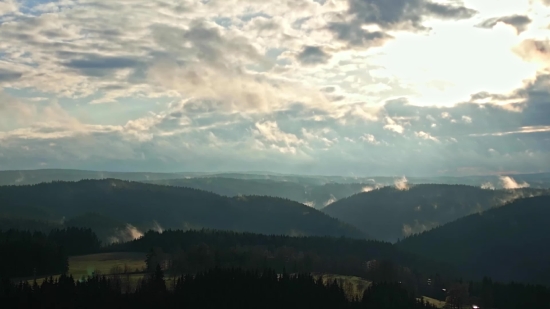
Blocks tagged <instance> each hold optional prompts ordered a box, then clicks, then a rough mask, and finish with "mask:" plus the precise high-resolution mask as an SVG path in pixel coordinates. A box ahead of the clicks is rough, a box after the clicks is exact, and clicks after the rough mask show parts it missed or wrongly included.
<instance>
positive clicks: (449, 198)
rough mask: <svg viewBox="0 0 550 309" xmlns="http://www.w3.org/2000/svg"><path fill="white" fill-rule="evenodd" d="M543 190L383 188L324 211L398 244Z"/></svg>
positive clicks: (377, 237) (332, 205)
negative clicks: (416, 235)
mask: <svg viewBox="0 0 550 309" xmlns="http://www.w3.org/2000/svg"><path fill="white" fill-rule="evenodd" d="M543 194H544V195H547V194H550V191H549V190H544V189H528V188H525V189H516V190H484V189H481V188H478V187H472V186H466V185H439V184H421V185H412V186H410V187H409V188H406V189H405V190H398V189H396V188H395V187H384V188H381V189H377V190H373V191H370V192H365V193H360V194H356V195H354V196H351V197H349V198H346V199H342V200H340V201H337V202H336V203H333V204H331V205H329V206H328V207H326V208H324V209H323V211H324V212H325V213H327V214H329V215H331V216H333V217H335V218H338V219H340V220H342V221H344V222H347V223H349V224H352V225H354V226H356V227H358V228H360V229H361V230H363V231H364V232H365V233H367V234H369V235H370V236H372V237H373V238H375V239H380V240H385V241H392V242H393V241H396V240H397V239H399V238H403V237H405V236H408V235H410V234H414V233H420V232H423V231H425V230H429V229H431V228H434V227H436V226H438V225H443V224H445V223H448V222H451V221H454V220H456V219H458V218H461V217H464V216H467V215H470V214H473V213H477V212H480V211H483V210H487V209H490V208H492V207H495V206H500V205H503V204H505V203H506V202H509V201H512V200H514V199H517V198H521V197H529V196H537V195H543Z"/></svg>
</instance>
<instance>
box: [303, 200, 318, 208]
mask: <svg viewBox="0 0 550 309" xmlns="http://www.w3.org/2000/svg"><path fill="white" fill-rule="evenodd" d="M302 204H304V205H306V206H309V207H312V208H315V202H314V201H305V202H303V203H302Z"/></svg>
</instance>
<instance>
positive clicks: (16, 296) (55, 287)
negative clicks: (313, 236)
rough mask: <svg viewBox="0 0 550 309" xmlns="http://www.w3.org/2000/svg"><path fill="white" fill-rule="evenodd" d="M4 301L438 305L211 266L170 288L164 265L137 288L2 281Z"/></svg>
mask: <svg viewBox="0 0 550 309" xmlns="http://www.w3.org/2000/svg"><path fill="white" fill-rule="evenodd" d="M0 304H10V308H105V309H108V308H133V309H139V308H216V309H219V308H268V309H269V308H273V309H275V308H277V309H280V308H330V309H335V308H377V309H394V308H395V309H398V308H399V309H407V308H411V309H413V308H419V309H420V308H432V307H431V306H429V305H425V304H423V303H422V302H418V301H416V300H415V298H414V297H413V296H411V295H409V294H408V293H407V292H406V291H405V290H404V289H403V288H402V287H400V286H399V285H398V284H376V285H373V286H372V287H371V288H370V289H369V290H367V292H366V293H365V296H364V297H363V300H362V301H349V300H348V299H347V298H346V296H345V294H344V292H343V290H342V289H341V288H340V287H339V286H338V285H337V284H335V283H334V284H328V285H324V284H323V283H322V281H321V280H314V279H313V277H311V276H310V275H307V274H303V275H292V276H291V275H287V274H278V273H277V272H275V271H271V270H265V271H262V272H259V271H245V270H240V269H219V268H215V269H211V270H208V271H206V272H201V273H198V274H196V275H186V276H182V277H180V278H179V279H177V281H176V283H175V286H174V287H173V289H167V287H166V284H165V282H164V280H163V273H162V270H161V269H160V267H157V268H156V271H155V272H154V273H153V274H151V275H149V276H148V277H147V278H145V279H144V280H143V281H142V282H141V283H140V285H139V286H138V288H137V290H136V291H135V292H134V293H127V294H126V293H125V294H123V293H122V292H121V290H120V283H119V282H117V280H113V279H108V278H105V277H99V276H95V277H92V278H90V279H88V280H86V281H84V282H78V281H76V282H75V280H74V279H73V278H72V277H67V276H65V275H63V276H61V277H60V278H59V279H58V280H53V279H49V280H46V281H45V282H44V283H42V285H38V284H36V283H35V284H28V283H22V284H13V283H11V282H9V281H3V282H1V283H0Z"/></svg>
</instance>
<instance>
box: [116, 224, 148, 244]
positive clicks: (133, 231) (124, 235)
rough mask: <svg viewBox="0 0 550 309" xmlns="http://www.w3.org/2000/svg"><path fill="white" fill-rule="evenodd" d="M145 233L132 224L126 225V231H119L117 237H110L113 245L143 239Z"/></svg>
mask: <svg viewBox="0 0 550 309" xmlns="http://www.w3.org/2000/svg"><path fill="white" fill-rule="evenodd" d="M142 236H143V233H142V232H141V231H140V230H138V229H137V228H136V227H135V226H133V225H131V224H126V227H125V228H124V229H117V230H116V232H115V235H113V236H111V237H109V242H110V243H112V244H115V243H121V242H127V241H132V240H135V239H138V238H141V237H142Z"/></svg>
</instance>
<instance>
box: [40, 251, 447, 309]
mask: <svg viewBox="0 0 550 309" xmlns="http://www.w3.org/2000/svg"><path fill="white" fill-rule="evenodd" d="M125 266H126V268H127V269H128V270H129V271H130V272H131V273H130V274H128V275H121V277H125V279H127V280H128V282H129V289H130V290H133V289H135V288H136V286H137V283H138V282H139V280H140V279H141V278H143V276H144V274H143V273H142V272H143V270H144V269H145V254H144V253H142V252H114V253H99V254H89V255H81V256H71V257H70V258H69V273H70V274H71V275H72V276H73V277H74V278H75V279H81V278H83V277H87V276H90V275H92V273H94V272H95V273H100V274H103V275H109V274H111V271H112V270H113V269H114V268H115V267H117V268H119V270H122V269H124V268H125ZM136 272H137V273H136ZM312 275H313V277H314V278H315V279H318V278H319V277H321V278H322V279H323V282H324V283H325V284H327V283H332V282H333V281H334V280H336V282H337V283H338V285H340V286H341V287H342V288H343V289H344V291H345V292H346V295H347V296H348V298H349V299H353V298H359V299H360V298H361V297H363V292H365V290H366V289H367V288H368V287H369V286H370V285H371V282H370V281H367V280H365V279H362V278H360V277H353V276H341V275H335V274H315V273H314V274H312ZM55 277H58V276H54V278H55ZM44 279H45V278H40V279H37V282H38V283H39V284H40V283H41V282H42V281H43V280H44ZM165 279H166V286H167V287H168V288H172V286H173V284H174V282H173V278H171V277H170V276H169V275H168V276H166V278H165ZM29 281H30V283H32V281H33V280H32V279H31V280H29ZM423 298H424V300H425V301H427V302H429V303H431V304H433V305H435V306H436V307H438V308H443V307H444V306H445V302H442V301H439V300H436V299H432V298H429V297H423Z"/></svg>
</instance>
